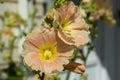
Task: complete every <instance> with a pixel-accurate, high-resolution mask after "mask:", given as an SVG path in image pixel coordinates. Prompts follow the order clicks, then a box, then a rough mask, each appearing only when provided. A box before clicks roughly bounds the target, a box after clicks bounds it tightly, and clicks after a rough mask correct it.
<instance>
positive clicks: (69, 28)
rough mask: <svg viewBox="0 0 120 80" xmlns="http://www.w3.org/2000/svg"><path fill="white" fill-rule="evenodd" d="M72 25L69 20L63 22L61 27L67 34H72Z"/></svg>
mask: <svg viewBox="0 0 120 80" xmlns="http://www.w3.org/2000/svg"><path fill="white" fill-rule="evenodd" d="M70 23H71V21H69V20H67V19H64V20H62V22H61V26H62V28H63V30H64V31H65V32H66V33H67V34H70V33H71V30H72V27H70V26H69V25H70Z"/></svg>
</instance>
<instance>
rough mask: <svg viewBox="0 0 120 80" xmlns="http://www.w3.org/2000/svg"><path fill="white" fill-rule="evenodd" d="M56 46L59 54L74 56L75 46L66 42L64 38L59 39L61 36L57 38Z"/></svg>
mask: <svg viewBox="0 0 120 80" xmlns="http://www.w3.org/2000/svg"><path fill="white" fill-rule="evenodd" d="M62 37H63V36H62ZM72 44H73V43H72ZM56 46H57V51H58V53H59V56H69V57H70V56H72V54H73V46H71V45H68V44H66V43H65V42H64V41H63V40H61V39H59V37H58V38H57V45H56Z"/></svg>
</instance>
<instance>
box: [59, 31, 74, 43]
mask: <svg viewBox="0 0 120 80" xmlns="http://www.w3.org/2000/svg"><path fill="white" fill-rule="evenodd" d="M58 36H59V38H60V39H61V40H62V41H64V42H65V43H67V44H69V45H73V44H74V41H73V40H72V39H73V37H71V36H69V35H68V34H66V33H65V32H64V31H62V30H58Z"/></svg>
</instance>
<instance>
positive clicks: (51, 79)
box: [49, 74, 60, 80]
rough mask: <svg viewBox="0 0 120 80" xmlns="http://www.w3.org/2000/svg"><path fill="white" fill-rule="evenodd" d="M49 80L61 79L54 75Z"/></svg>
mask: <svg viewBox="0 0 120 80" xmlns="http://www.w3.org/2000/svg"><path fill="white" fill-rule="evenodd" d="M49 80H60V77H59V75H58V74H56V75H53V76H52V77H51V78H50V79H49Z"/></svg>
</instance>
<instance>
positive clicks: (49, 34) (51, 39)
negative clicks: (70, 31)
mask: <svg viewBox="0 0 120 80" xmlns="http://www.w3.org/2000/svg"><path fill="white" fill-rule="evenodd" d="M44 30H45V31H44V35H43V38H44V42H45V43H51V44H56V31H55V30H54V29H53V28H51V29H44Z"/></svg>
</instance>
